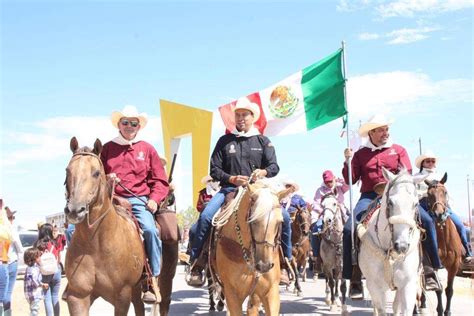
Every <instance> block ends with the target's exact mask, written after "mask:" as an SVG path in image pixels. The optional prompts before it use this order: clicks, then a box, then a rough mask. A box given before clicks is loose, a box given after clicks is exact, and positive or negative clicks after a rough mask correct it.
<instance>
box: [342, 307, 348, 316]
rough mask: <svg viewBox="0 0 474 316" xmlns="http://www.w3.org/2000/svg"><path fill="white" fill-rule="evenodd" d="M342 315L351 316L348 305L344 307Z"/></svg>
mask: <svg viewBox="0 0 474 316" xmlns="http://www.w3.org/2000/svg"><path fill="white" fill-rule="evenodd" d="M341 315H342V316H349V315H350V313H349V309H348V308H347V305H346V304H344V305H342V312H341Z"/></svg>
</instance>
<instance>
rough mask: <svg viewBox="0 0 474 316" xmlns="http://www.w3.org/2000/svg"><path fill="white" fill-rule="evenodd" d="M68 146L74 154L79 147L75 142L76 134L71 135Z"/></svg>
mask: <svg viewBox="0 0 474 316" xmlns="http://www.w3.org/2000/svg"><path fill="white" fill-rule="evenodd" d="M69 148H71V151H72V153H73V154H74V153H75V152H76V150H77V149H78V148H79V143H78V142H77V138H76V136H73V137H72V138H71V141H70V142H69Z"/></svg>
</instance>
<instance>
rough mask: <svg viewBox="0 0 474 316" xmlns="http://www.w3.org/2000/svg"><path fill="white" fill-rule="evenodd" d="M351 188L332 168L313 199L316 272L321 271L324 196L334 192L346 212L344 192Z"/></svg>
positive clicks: (312, 228) (312, 238)
mask: <svg viewBox="0 0 474 316" xmlns="http://www.w3.org/2000/svg"><path fill="white" fill-rule="evenodd" d="M347 190H349V186H348V185H347V184H346V183H345V182H344V180H343V179H337V178H336V177H335V176H334V174H333V173H332V171H331V170H326V171H324V172H323V184H321V186H320V187H319V188H318V189H317V190H316V193H315V194H314V199H313V211H312V214H311V219H312V226H311V232H312V234H311V248H312V250H313V257H314V262H315V267H314V269H315V271H314V272H315V273H321V263H322V262H321V257H320V256H319V249H320V248H321V238H319V236H318V235H317V234H319V233H320V232H321V231H322V229H323V217H322V212H323V209H322V208H321V201H322V198H323V197H324V196H325V195H327V194H330V193H332V194H334V196H335V197H336V199H337V201H338V202H339V204H340V205H341V207H342V208H343V211H344V214H345V213H346V211H347V209H346V207H345V205H344V193H346V192H347Z"/></svg>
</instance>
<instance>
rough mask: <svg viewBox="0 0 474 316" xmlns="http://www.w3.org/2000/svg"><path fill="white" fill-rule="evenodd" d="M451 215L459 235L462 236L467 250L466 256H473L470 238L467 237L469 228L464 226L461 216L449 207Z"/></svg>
mask: <svg viewBox="0 0 474 316" xmlns="http://www.w3.org/2000/svg"><path fill="white" fill-rule="evenodd" d="M448 214H449V217H451V220H452V221H453V224H454V226H456V230H457V231H458V234H459V237H460V238H461V243H462V245H463V247H464V250H466V256H468V257H470V256H472V252H471V247H470V246H469V242H468V238H467V230H466V227H464V225H463V223H462V220H461V218H460V217H459V216H458V215H457V214H456V213H454V212H453V211H452V210H451V209H448Z"/></svg>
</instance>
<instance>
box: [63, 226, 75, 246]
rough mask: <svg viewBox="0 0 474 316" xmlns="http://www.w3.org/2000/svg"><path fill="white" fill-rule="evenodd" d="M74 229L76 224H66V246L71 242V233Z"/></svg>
mask: <svg viewBox="0 0 474 316" xmlns="http://www.w3.org/2000/svg"><path fill="white" fill-rule="evenodd" d="M75 230H76V225H74V224H68V226H67V229H66V231H65V235H66V241H67V245H68V247H69V245H70V244H71V238H72V234H73V233H74V231H75Z"/></svg>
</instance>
